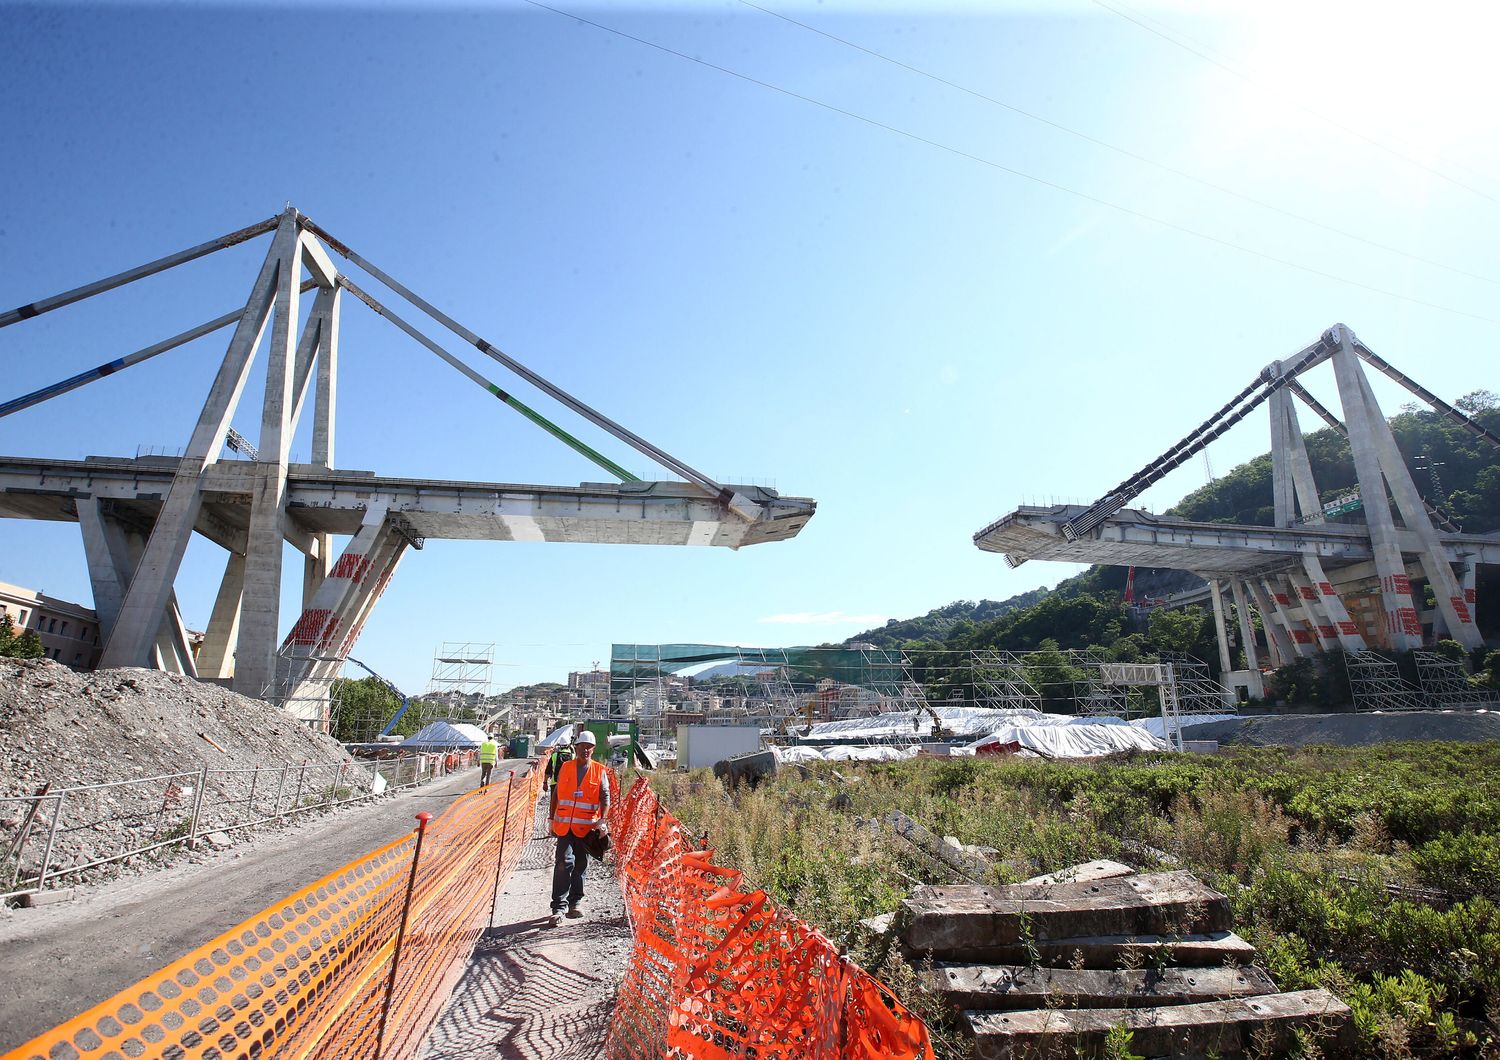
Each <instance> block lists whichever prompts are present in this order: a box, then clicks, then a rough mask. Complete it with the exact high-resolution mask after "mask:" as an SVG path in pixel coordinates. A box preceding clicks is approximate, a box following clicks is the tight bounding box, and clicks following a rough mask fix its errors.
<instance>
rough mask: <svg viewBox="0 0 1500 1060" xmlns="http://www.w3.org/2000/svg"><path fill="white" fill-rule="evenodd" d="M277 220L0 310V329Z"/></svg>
mask: <svg viewBox="0 0 1500 1060" xmlns="http://www.w3.org/2000/svg"><path fill="white" fill-rule="evenodd" d="M280 220H281V218H280V217H279V216H278V217H272V218H269V219H268V220H265V221H261V222H259V223H257V224H253V225H251V226H250V227H249V228H241V229H240V230H239V231H238V232H230V233H229V234H228V235H227V236H220V237H219V238H218V239H210V240H209V241H208V242H207V243H199V244H198V245H197V246H196V247H189V248H188V249H187V250H180V251H178V252H177V253H176V254H168V255H167V256H166V257H164V258H157V259H156V260H155V261H153V262H150V263H148V264H146V265H141V266H138V267H137V268H134V269H127V270H126V271H125V272H121V273H116V274H115V275H113V276H110V277H107V278H105V279H103V280H96V281H95V282H93V283H86V284H84V285H83V286H82V287H75V288H73V289H72V290H71V291H65V292H63V293H62V294H58V295H53V296H52V297H51V298H43V299H41V300H40V301H37V302H30V303H28V304H27V305H23V306H21V307H19V308H17V309H12V310H10V311H8V312H5V313H0V328H4V327H9V326H10V325H11V324H14V323H17V322H18V321H21V320H30V319H31V318H32V317H36V316H41V315H42V314H43V313H50V312H52V310H54V309H61V308H62V307H63V306H65V305H72V304H73V303H74V302H80V301H82V300H83V299H85V298H89V297H91V296H93V295H96V294H100V293H102V292H104V291H110V290H113V289H114V288H116V287H122V286H124V285H125V284H127V283H130V282H132V281H134V280H139V279H143V278H144V277H147V276H155V275H156V274H157V273H158V272H166V271H167V270H168V269H170V268H173V267H174V266H177V265H181V264H183V263H184V262H188V261H193V260H195V259H197V258H201V257H204V256H205V255H208V254H212V253H213V252H214V251H216V250H223V249H224V248H226V247H233V246H238V245H239V244H240V243H243V242H244V241H245V240H247V239H254V238H255V237H256V236H258V235H261V234H262V233H264V232H270V231H273V230H274V229H275V228H276V225H277V224H278V223H279V222H280Z"/></svg>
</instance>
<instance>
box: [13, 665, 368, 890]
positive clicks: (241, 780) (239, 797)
mask: <svg viewBox="0 0 1500 1060" xmlns="http://www.w3.org/2000/svg"><path fill="white" fill-rule="evenodd" d="M202 767H207V768H208V769H209V770H214V771H223V770H245V771H249V770H252V769H254V768H256V767H260V768H261V769H262V771H263V772H262V773H261V774H258V776H260V777H262V778H265V779H263V781H262V783H261V784H260V785H259V787H260V790H259V791H258V792H257V793H256V795H255V798H253V799H252V800H251V802H250V804H247V803H246V802H245V796H246V795H247V794H248V787H249V784H250V783H251V780H250V778H251V777H254V776H257V774H252V773H249V772H245V773H235V774H229V773H222V772H219V773H210V774H208V776H209V782H208V784H207V785H205V787H204V792H203V798H202V799H201V800H198V799H196V798H194V797H193V795H194V794H195V793H194V792H193V791H192V780H191V779H189V780H179V781H176V782H165V781H155V782H149V783H148V782H144V781H143V782H142V783H139V784H127V785H121V786H118V787H106V788H90V789H88V790H85V791H81V792H69V794H68V795H67V796H66V805H65V806H64V809H63V812H62V814H61V816H60V826H59V827H58V828H57V829H49V826H50V821H49V820H48V816H49V814H50V812H51V808H52V807H53V806H54V805H55V803H53V802H50V801H49V802H43V803H40V804H38V805H37V809H36V812H34V813H33V812H32V806H31V805H29V804H28V803H26V802H23V801H16V797H30V796H34V795H36V794H37V793H38V792H39V791H41V790H42V789H43V788H44V786H49V785H50V790H51V791H53V792H56V791H58V790H59V789H66V788H74V787H76V786H78V785H98V784H102V783H106V782H110V781H133V780H142V778H151V777H159V776H162V775H165V774H184V773H186V774H195V773H197V772H198V771H199V770H200V768H202ZM272 770H275V771H276V773H277V775H280V774H282V773H283V772H284V771H286V770H290V771H291V774H292V775H293V776H294V777H295V778H296V782H297V783H300V784H301V785H303V786H304V787H306V788H307V790H308V792H309V794H311V793H312V792H313V791H314V790H317V791H321V790H326V789H328V788H329V787H330V785H332V784H333V783H335V780H334V779H333V778H343V777H345V776H347V777H348V781H347V785H348V787H349V788H350V789H352V788H354V787H362V788H368V786H369V779H368V776H367V775H366V774H365V773H364V771H363V770H362V769H360V768H359V767H358V765H357V764H355V763H354V761H353V759H351V758H350V757H349V756H348V755H347V754H346V753H345V752H344V749H343V748H342V746H340V744H339V743H338V742H337V741H336V740H334V739H333V738H332V737H329V736H326V735H324V734H322V733H316V732H313V731H312V730H311V729H309V728H308V727H307V726H306V725H304V724H302V723H300V722H298V721H296V720H294V719H293V718H291V717H290V716H289V715H287V714H286V713H284V712H282V711H280V710H278V709H276V708H275V707H273V706H271V705H269V704H267V703H264V702H261V701H260V700H256V699H250V698H248V697H246V696H242V695H238V694H236V693H234V692H230V691H227V690H226V689H223V688H220V687H218V686H216V685H211V684H205V683H202V682H199V681H195V680H193V679H192V678H188V677H183V676H180V675H176V674H168V673H162V672H160V671H155V670H140V669H119V670H100V671H97V672H94V673H77V672H75V671H73V670H70V669H69V668H67V667H66V666H62V665H60V664H58V663H55V662H52V661H50V660H46V659H0V799H4V800H6V801H0V854H5V853H6V852H7V851H12V852H13V856H12V857H10V858H9V859H7V861H6V863H5V864H3V865H0V870H3V871H0V890H4V886H3V885H4V884H6V883H7V882H8V880H9V879H10V878H11V877H12V875H14V874H16V871H17V868H18V865H17V861H18V860H19V862H20V865H19V868H20V869H22V870H23V872H22V875H24V870H25V869H26V868H27V867H28V866H29V865H31V863H32V862H35V861H36V860H37V858H38V857H40V856H41V853H42V851H41V842H40V836H41V835H42V833H43V831H44V830H51V831H53V832H55V835H54V849H53V850H52V851H51V854H50V864H51V865H53V866H56V867H63V866H69V865H77V864H82V863H84V862H87V861H92V860H95V859H97V858H102V857H108V856H111V855H112V854H113V853H115V852H117V851H121V850H128V849H134V848H136V847H139V846H141V845H143V841H145V840H149V839H152V838H155V837H156V836H158V835H160V834H162V833H163V832H167V833H170V832H171V831H172V830H173V829H180V828H181V827H182V826H183V817H184V815H186V814H188V813H190V812H191V811H192V810H193V809H194V808H195V807H196V808H197V809H199V811H200V816H199V821H198V822H197V825H196V827H198V828H199V830H200V831H203V832H211V831H212V830H214V829H218V828H226V827H231V826H233V825H234V824H236V823H238V822H240V821H243V820H246V819H248V818H249V817H251V816H262V815H264V814H265V812H266V809H267V808H268V804H269V803H270V802H271V799H272V798H273V795H274V794H275V793H274V792H273V791H272V790H271V789H272V787H273V784H272V783H271V781H270V779H269V778H270V777H271V776H272V773H271V771H272ZM309 778H314V779H309ZM338 783H339V784H340V790H341V791H342V790H345V789H344V784H345V782H344V781H343V780H341V779H340V780H339V781H338ZM314 784H316V785H317V788H314V787H312V785H314ZM282 787H284V788H286V789H287V790H286V792H285V793H283V794H282V795H281V798H280V805H282V806H288V807H290V806H294V805H300V804H302V803H303V802H305V798H306V797H302V796H298V795H296V794H294V789H293V787H292V784H291V783H290V782H289V783H287V784H283V785H282ZM200 802H201V805H199V803H200ZM247 809H253V810H254V814H253V815H252V814H249V813H247ZM274 812H275V811H274V810H272V813H273V814H274ZM23 832H26V833H28V834H27V835H26V836H23V835H22V833H23ZM22 839H25V840H26V841H25V842H24V843H23V842H22V841H21V840H22ZM17 853H18V854H19V857H17V856H15V854H17Z"/></svg>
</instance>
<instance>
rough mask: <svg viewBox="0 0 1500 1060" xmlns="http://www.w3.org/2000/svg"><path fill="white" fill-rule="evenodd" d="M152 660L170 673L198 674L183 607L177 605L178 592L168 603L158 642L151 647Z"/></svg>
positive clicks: (174, 593) (155, 664)
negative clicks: (183, 616) (184, 621)
mask: <svg viewBox="0 0 1500 1060" xmlns="http://www.w3.org/2000/svg"><path fill="white" fill-rule="evenodd" d="M151 661H152V664H153V665H154V666H155V667H156V668H157V669H158V670H165V671H166V672H167V673H169V674H187V675H188V676H189V677H197V676H198V665H197V663H196V661H195V660H194V659H193V646H192V644H191V643H190V642H189V640H188V632H187V626H186V625H184V624H183V621H182V609H181V608H179V607H178V606H177V593H176V592H173V593H172V597H171V600H170V601H169V602H168V604H167V613H166V615H165V617H164V618H163V619H162V624H161V629H160V630H158V631H157V634H156V643H155V644H154V645H152V648H151Z"/></svg>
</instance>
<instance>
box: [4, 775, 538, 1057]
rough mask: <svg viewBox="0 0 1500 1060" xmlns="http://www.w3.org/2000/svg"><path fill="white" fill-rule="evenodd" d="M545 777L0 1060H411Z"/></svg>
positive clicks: (446, 816) (242, 929)
mask: <svg viewBox="0 0 1500 1060" xmlns="http://www.w3.org/2000/svg"><path fill="white" fill-rule="evenodd" d="M541 784H542V771H541V770H539V769H536V768H532V769H531V770H530V771H529V772H528V773H527V774H526V775H525V776H517V775H515V773H513V772H512V773H511V774H509V776H508V777H507V778H505V779H503V780H500V781H497V782H496V783H493V784H491V785H490V786H489V787H487V788H480V789H478V790H476V791H471V792H469V793H468V794H466V795H463V796H461V797H460V798H458V799H457V800H456V801H454V802H453V803H452V805H450V806H449V807H448V809H447V811H446V812H444V813H443V814H442V815H441V816H440V817H438V818H437V819H436V820H434V821H431V823H428V821H427V820H426V818H427V815H426V814H420V815H418V819H419V821H421V824H419V826H418V828H417V830H416V831H415V832H413V833H411V834H410V835H407V836H405V837H403V838H401V839H398V840H396V841H395V842H392V843H387V844H386V845H385V846H383V847H380V848H379V849H378V850H375V851H373V852H371V853H370V854H367V855H366V856H365V857H363V858H360V859H359V860H357V861H353V862H351V863H349V864H348V865H345V866H344V867H343V868H341V869H339V870H337V871H336V872H333V873H331V874H329V875H328V876H325V877H324V878H323V879H321V880H319V881H318V882H316V883H314V884H311V885H310V886H308V887H304V888H303V889H302V890H300V891H298V892H296V893H295V894H293V895H291V896H290V897H288V898H286V899H284V900H282V901H280V902H277V903H276V904H275V905H273V906H270V907H269V908H267V909H265V910H263V911H262V912H260V913H257V914H256V915H255V916H252V917H250V918H249V919H248V920H246V921H245V922H244V923H242V924H240V925H239V926H237V927H235V928H232V929H231V930H229V931H227V932H225V933H224V934H223V935H221V936H219V937H218V938H216V939H214V940H213V941H212V942H208V943H205V944H204V945H203V946H200V947H199V948H198V949H196V950H194V951H193V952H191V953H189V954H187V955H186V956H184V957H182V958H181V959H180V960H177V961H174V962H173V963H172V964H170V965H168V966H167V967H165V968H163V969H161V970H160V971H158V972H156V973H155V974H153V975H149V976H147V977H146V978H145V979H142V980H141V981H140V982H139V983H137V984H135V985H134V986H132V987H130V988H128V989H126V990H123V991H121V992H120V993H119V994H116V995H115V996H114V997H113V998H110V999H109V1000H108V1001H105V1002H103V1003H101V1004H99V1005H96V1006H94V1007H93V1008H91V1009H89V1010H88V1011H87V1012H85V1013H83V1014H82V1015H80V1016H78V1017H76V1018H74V1019H71V1020H69V1021H68V1022H66V1023H64V1024H62V1025H60V1026H58V1027H56V1028H54V1029H53V1030H51V1031H49V1032H47V1033H46V1034H43V1035H42V1036H40V1037H39V1038H36V1039H35V1040H33V1041H31V1042H28V1043H27V1044H26V1045H23V1046H21V1047H20V1048H19V1049H16V1050H14V1051H12V1052H10V1053H7V1054H5V1056H4V1057H3V1058H0V1060H124V1058H126V1057H147V1056H153V1057H155V1056H170V1057H176V1058H182V1060H188V1058H196V1057H201V1058H204V1060H209V1058H226V1060H227V1058H230V1057H246V1058H249V1057H270V1056H275V1057H278V1058H281V1060H292V1058H307V1057H359V1058H361V1060H402V1058H406V1057H410V1056H413V1055H415V1053H416V1051H417V1049H418V1047H419V1046H420V1045H421V1043H422V1040H423V1038H424V1037H425V1035H426V1033H427V1030H428V1028H429V1027H430V1025H431V1024H432V1022H433V1020H434V1019H436V1017H437V1015H438V1013H439V1012H440V1011H441V1009H442V1007H443V1004H444V1002H445V1001H446V1000H447V997H448V994H449V992H450V991H451V990H452V987H453V984H454V983H455V982H456V980H457V978H458V977H459V976H460V975H462V973H463V970H464V967H465V965H466V964H467V961H468V958H469V954H470V952H471V950H472V949H473V946H474V941H475V940H476V939H477V938H478V936H479V934H480V933H481V932H482V931H483V930H484V927H485V925H486V923H487V922H488V920H490V919H492V918H493V915H494V904H495V901H496V896H497V895H498V894H499V891H500V887H501V885H502V884H503V883H504V882H505V881H506V880H507V879H508V878H509V877H510V874H511V873H512V872H513V871H514V869H515V866H516V863H517V862H518V861H519V860H520V857H521V852H522V850H523V849H524V847H525V845H526V843H527V841H528V840H530V838H531V832H532V822H533V820H534V815H535V810H536V802H537V798H538V797H539V795H540V793H541Z"/></svg>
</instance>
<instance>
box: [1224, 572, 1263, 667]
mask: <svg viewBox="0 0 1500 1060" xmlns="http://www.w3.org/2000/svg"><path fill="white" fill-rule="evenodd" d="M1229 591H1230V592H1231V593H1233V594H1234V611H1235V614H1236V615H1238V616H1239V620H1240V641H1241V642H1242V643H1243V644H1244V646H1245V666H1246V667H1247V668H1249V669H1251V670H1259V669H1260V652H1259V651H1258V650H1257V648H1256V644H1255V625H1254V623H1252V622H1251V621H1250V605H1249V603H1248V602H1246V600H1245V583H1244V582H1243V581H1241V580H1240V579H1238V578H1234V579H1231V580H1230V582H1229ZM1268 640H1269V638H1268Z"/></svg>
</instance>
